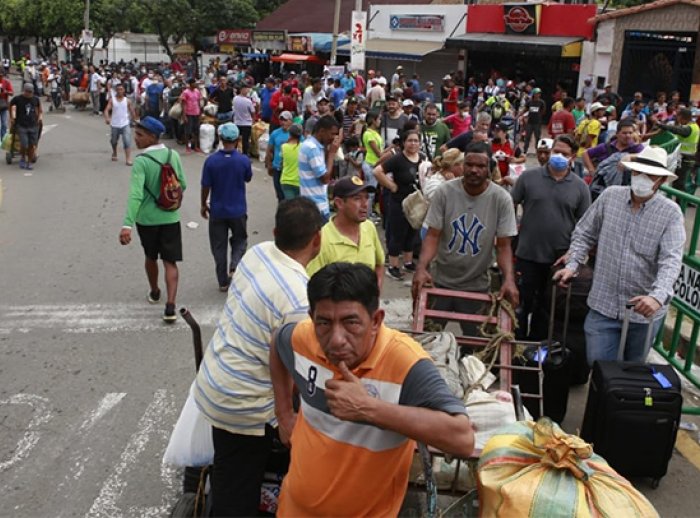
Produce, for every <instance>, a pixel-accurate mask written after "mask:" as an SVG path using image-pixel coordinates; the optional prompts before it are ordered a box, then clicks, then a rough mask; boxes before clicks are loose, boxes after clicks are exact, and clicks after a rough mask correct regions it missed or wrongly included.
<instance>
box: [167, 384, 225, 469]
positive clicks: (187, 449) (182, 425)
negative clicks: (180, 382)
mask: <svg viewBox="0 0 700 518" xmlns="http://www.w3.org/2000/svg"><path fill="white" fill-rule="evenodd" d="M194 390H195V383H192V386H191V387H190V393H189V395H188V396H187V401H185V406H184V407H182V412H181V413H180V417H179V418H178V420H177V423H175V428H173V433H172V434H171V435H170V442H169V443H168V447H167V449H166V450H165V454H164V455H163V463H164V464H171V465H173V466H178V467H187V466H192V467H196V466H208V465H209V464H211V463H212V462H213V461H214V440H213V439H212V436H211V434H212V430H211V424H209V421H207V420H206V418H205V417H204V415H203V414H202V413H201V412H200V411H199V408H198V407H197V404H196V403H195V402H194Z"/></svg>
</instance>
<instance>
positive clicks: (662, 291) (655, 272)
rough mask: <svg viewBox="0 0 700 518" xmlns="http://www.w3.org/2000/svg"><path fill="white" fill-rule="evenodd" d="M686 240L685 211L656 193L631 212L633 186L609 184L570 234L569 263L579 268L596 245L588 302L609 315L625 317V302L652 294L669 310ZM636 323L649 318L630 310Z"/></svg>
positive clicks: (658, 314)
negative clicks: (610, 185) (634, 211)
mask: <svg viewBox="0 0 700 518" xmlns="http://www.w3.org/2000/svg"><path fill="white" fill-rule="evenodd" d="M684 244H685V226H684V220H683V214H682V213H681V210H680V208H679V207H678V205H677V204H676V203H675V202H673V201H672V200H670V199H668V198H666V197H664V196H662V195H660V194H658V195H656V196H654V197H652V198H651V199H650V200H649V201H647V202H646V203H644V204H643V205H642V206H641V208H640V209H639V210H638V211H637V212H636V213H633V212H632V200H631V192H630V188H629V187H620V186H615V187H608V188H607V189H605V191H603V194H601V195H600V197H599V198H598V199H597V200H596V201H595V203H593V205H591V207H590V208H589V209H588V211H586V213H585V214H584V216H583V218H581V220H580V221H579V222H578V224H577V225H576V228H575V229H574V232H573V235H572V237H571V247H570V249H569V252H570V254H571V256H570V259H569V263H568V264H567V268H569V269H571V270H574V271H576V270H577V269H578V267H579V265H581V264H582V263H583V262H584V261H585V259H586V256H587V255H588V251H589V250H590V249H591V248H592V247H593V246H595V245H598V252H597V255H596V265H595V274H594V275H593V286H592V288H591V292H590V294H589V296H588V306H589V307H590V308H591V309H594V310H596V311H597V312H599V313H601V314H603V315H605V316H606V317H609V318H615V319H622V317H623V315H624V312H625V303H626V302H627V301H628V300H630V299H631V298H632V297H636V296H639V295H648V296H651V297H653V298H655V299H656V300H657V301H659V302H660V303H661V305H662V308H661V309H660V310H659V311H658V312H657V314H656V316H657V317H658V316H660V315H662V314H664V313H665V311H666V309H667V308H666V306H667V305H668V303H669V302H670V300H671V297H673V284H674V283H675V282H676V279H678V275H679V274H680V269H681V261H682V259H683V245H684ZM631 321H632V322H638V323H645V322H647V320H646V319H645V318H644V317H643V316H642V315H638V314H637V313H632V318H631Z"/></svg>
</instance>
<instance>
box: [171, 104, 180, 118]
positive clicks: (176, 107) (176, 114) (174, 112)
mask: <svg viewBox="0 0 700 518" xmlns="http://www.w3.org/2000/svg"><path fill="white" fill-rule="evenodd" d="M168 117H170V118H171V119H179V118H180V117H182V103H180V102H176V103H175V104H173V105H172V107H171V108H170V111H168Z"/></svg>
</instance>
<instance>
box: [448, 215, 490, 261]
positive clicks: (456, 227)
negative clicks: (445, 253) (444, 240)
mask: <svg viewBox="0 0 700 518" xmlns="http://www.w3.org/2000/svg"><path fill="white" fill-rule="evenodd" d="M467 216H468V215H467V214H462V215H461V216H459V217H458V218H455V219H453V220H452V239H450V242H449V244H448V245H447V248H448V249H449V250H450V252H453V251H455V248H456V251H457V253H458V254H460V255H466V254H467V245H469V247H470V248H471V255H472V256H476V255H479V252H481V247H480V246H479V236H480V235H481V232H482V231H483V230H484V228H485V227H484V225H483V224H482V223H481V221H479V218H478V217H477V216H476V215H474V216H473V217H472V220H471V223H470V224H469V225H467ZM460 240H461V242H460Z"/></svg>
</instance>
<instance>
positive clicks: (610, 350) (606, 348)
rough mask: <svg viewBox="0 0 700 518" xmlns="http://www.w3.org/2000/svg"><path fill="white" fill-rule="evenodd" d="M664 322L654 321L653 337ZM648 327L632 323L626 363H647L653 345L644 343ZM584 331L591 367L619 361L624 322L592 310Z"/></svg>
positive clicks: (626, 347)
mask: <svg viewBox="0 0 700 518" xmlns="http://www.w3.org/2000/svg"><path fill="white" fill-rule="evenodd" d="M662 321H663V319H662V318H661V317H658V318H657V319H656V320H654V323H653V326H654V331H653V334H652V337H654V336H656V334H657V333H658V331H659V328H660V327H661V322H662ZM648 326H649V324H637V323H636V322H630V326H629V330H628V331H627V343H626V344H625V356H624V359H625V361H633V362H645V361H646V359H647V355H648V354H649V346H650V345H651V344H648V345H647V344H645V343H644V340H645V339H646V336H647V330H648ZM583 330H584V331H585V333H586V349H587V355H588V364H589V365H593V362H595V361H596V360H606V361H615V360H617V351H618V350H619V348H620V335H621V334H622V320H617V319H615V318H608V317H606V316H605V315H602V314H600V313H598V312H597V311H595V310H593V309H591V310H589V311H588V316H586V322H585V324H584V325H583ZM652 341H653V338H652Z"/></svg>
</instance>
